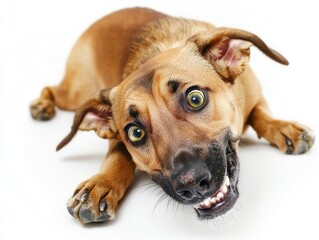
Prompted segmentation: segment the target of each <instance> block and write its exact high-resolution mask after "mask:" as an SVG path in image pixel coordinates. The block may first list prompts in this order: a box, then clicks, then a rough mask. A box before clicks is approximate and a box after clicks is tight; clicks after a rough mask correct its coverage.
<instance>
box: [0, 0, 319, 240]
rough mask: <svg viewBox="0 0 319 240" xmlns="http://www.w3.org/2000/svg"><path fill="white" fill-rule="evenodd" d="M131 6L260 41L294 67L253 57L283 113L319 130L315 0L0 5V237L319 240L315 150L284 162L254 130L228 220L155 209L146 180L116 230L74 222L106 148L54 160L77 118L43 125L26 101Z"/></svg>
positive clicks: (85, 142)
mask: <svg viewBox="0 0 319 240" xmlns="http://www.w3.org/2000/svg"><path fill="white" fill-rule="evenodd" d="M129 6H148V7H151V8H155V9H157V10H159V11H163V12H166V13H168V14H170V15H173V16H183V17H189V18H195V19H200V20H205V21H208V22H211V23H214V24H215V25H217V26H231V27H237V28H242V29H245V30H249V31H251V32H254V33H255V34H257V35H259V36H260V37H261V38H262V39H264V40H265V42H266V43H268V44H269V45H270V46H271V47H272V48H274V49H276V50H278V51H279V52H281V53H282V54H283V55H284V56H285V57H287V59H288V60H289V61H290V65H289V66H288V67H285V66H282V65H279V64H277V63H275V62H273V61H271V60H270V59H268V58H267V57H265V56H264V55H263V54H261V53H260V52H259V51H258V50H257V49H255V48H254V49H253V50H252V51H251V52H252V57H251V66H252V67H253V69H254V71H255V73H256V74H257V76H258V77H259V79H260V81H261V83H262V85H263V89H264V93H265V95H266V97H267V99H268V100H269V103H270V106H271V107H272V110H273V113H274V115H276V116H278V117H280V118H284V119H290V120H297V121H299V122H302V123H303V124H306V125H309V126H310V127H311V128H312V129H313V130H314V131H315V132H317V133H318V132H319V127H318V123H319V114H318V104H319V90H318V87H317V86H318V81H319V79H318V70H319V66H318V65H319V64H318V55H319V50H318V42H319V33H318V22H319V16H318V7H317V5H316V1H308V0H303V1H278V0H276V1H270V0H267V1H254V0H252V1H248V0H247V1H246V0H240V1H227V0H219V1H215V0H212V1H200V0H192V1H186V0H183V1H176V0H175V1H149V0H148V1H147V0H145V1H133V0H130V1H128V0H126V1H123V0H122V1H94V0H90V1H78V0H68V1H43V0H28V1H23V0H21V1H17V0H10V1H9V0H7V1H1V6H0V11H1V12H0V18H1V21H0V24H1V25H0V58H1V60H0V61H1V62H0V68H1V69H0V74H1V78H0V80H1V83H0V84H1V85H0V97H1V99H0V104H1V108H0V110H1V112H0V116H1V117H0V131H1V132H0V134H1V145H0V147H1V149H0V151H1V152H0V154H1V155H0V156H1V158H0V239H1V240H7V239H22V238H23V239H31V238H32V239H78V240H79V239H112V240H113V239H258V240H259V239H307V240H309V239H319V233H318V227H319V221H318V214H319V193H318V192H319V191H318V185H319V174H318V170H319V157H318V156H319V154H318V152H319V151H318V144H317V143H316V144H315V145H314V147H313V149H312V150H311V151H310V152H309V153H307V154H304V155H301V156H287V155H284V154H282V153H280V152H279V151H278V150H277V149H275V148H273V147H271V146H269V145H268V144H267V143H266V142H265V141H259V140H258V139H257V137H256V135H255V133H253V132H252V131H249V132H248V134H247V135H246V136H245V141H244V142H243V146H242V148H241V151H240V161H241V172H240V183H239V188H240V193H241V196H240V199H239V202H238V204H237V206H236V207H235V209H234V210H232V211H231V212H230V213H229V214H227V216H226V217H222V218H219V219H216V220H213V221H198V220H197V219H196V216H195V213H194V211H193V210H192V209H191V207H183V206H179V207H177V204H175V203H173V202H170V203H168V202H167V201H166V200H164V201H162V202H160V203H159V204H158V205H157V206H156V202H157V199H158V198H159V197H158V195H157V193H158V190H157V189H156V188H155V187H152V188H150V189H148V185H146V184H147V183H149V182H150V181H149V179H148V177H147V176H146V175H145V174H141V173H139V174H138V177H137V178H136V181H135V182H134V184H133V186H132V187H131V188H130V190H129V191H128V194H127V195H126V197H125V199H124V200H123V201H122V203H121V206H120V208H119V209H118V211H117V218H116V220H114V221H113V222H111V223H106V224H92V225H85V226H84V225H81V224H80V223H78V222H77V221H75V220H74V219H73V218H72V217H71V216H70V215H69V214H68V212H67V211H66V204H65V203H66V200H67V199H68V198H69V197H70V196H71V194H72V193H73V191H74V189H75V187H76V185H77V184H78V183H79V182H81V181H82V180H85V179H87V178H89V177H90V176H91V175H93V174H95V173H96V172H97V171H98V169H99V166H100V163H101V160H102V159H103V157H104V154H105V153H106V149H107V145H108V143H107V141H105V140H101V139H99V138H98V137H96V136H95V134H94V133H79V134H78V136H77V137H76V139H75V140H74V141H73V142H72V143H71V144H69V145H68V146H67V147H66V148H65V149H63V150H62V151H61V152H59V153H56V152H55V146H56V144H57V143H58V142H59V141H60V140H61V138H62V137H64V136H65V134H67V132H68V130H69V127H70V124H71V121H72V116H73V114H72V113H66V112H62V111H58V113H57V116H56V118H55V119H54V120H52V121H50V122H45V123H39V122H35V121H33V120H32V119H31V118H30V114H29V103H30V102H31V101H32V100H33V99H35V98H36V97H38V95H39V93H40V90H41V89H42V88H43V87H44V86H46V85H54V84H57V83H58V82H59V81H60V79H61V78H62V75H63V72H64V64H65V61H66V58H67V55H68V53H69V50H70V48H71V47H72V45H73V44H74V42H75V40H76V39H77V37H78V36H79V35H80V34H81V33H82V32H83V31H84V30H85V29H86V28H87V27H88V26H89V25H90V24H91V23H93V22H94V21H95V20H97V19H98V18H100V17H102V16H103V15H105V14H107V13H110V12H112V11H114V10H117V9H120V8H124V7H129ZM155 206H156V207H155Z"/></svg>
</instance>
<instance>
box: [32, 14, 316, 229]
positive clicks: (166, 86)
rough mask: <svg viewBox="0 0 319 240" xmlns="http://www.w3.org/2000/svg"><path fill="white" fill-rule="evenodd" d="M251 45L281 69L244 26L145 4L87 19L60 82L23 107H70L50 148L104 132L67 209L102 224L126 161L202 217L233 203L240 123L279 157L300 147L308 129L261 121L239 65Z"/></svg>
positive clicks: (265, 116)
mask: <svg viewBox="0 0 319 240" xmlns="http://www.w3.org/2000/svg"><path fill="white" fill-rule="evenodd" d="M252 45H255V46H256V47H258V48H259V49H260V50H261V51H262V52H263V53H265V54H266V55H267V56H268V57H270V58H272V59H273V60H275V61H277V62H279V63H281V64H285V65H287V64H288V61H287V60H286V59H285V58H284V57H283V56H282V55H280V54H279V53H278V52H276V51H274V50H272V49H270V48H269V47H268V46H267V45H266V44H265V43H264V42H263V41H262V40H261V39H260V38H259V37H257V36H256V35H254V34H252V33H249V32H246V31H242V30H238V29H230V28H215V27H214V26H212V25H210V24H208V23H204V22H198V21H193V20H187V19H181V18H173V17H169V16H167V15H164V14H162V13H158V12H155V11H153V10H150V9H144V8H134V9H125V10H122V11H118V12H115V13H113V14H111V15H108V16H106V17H104V18H102V19H101V20H99V21H97V22H96V23H94V24H93V25H92V26H91V27H90V28H89V29H88V30H87V31H86V32H85V33H84V34H83V35H82V36H81V37H80V39H79V40H78V41H77V43H76V44H75V46H74V48H73V49H72V51H71V54H70V56H69V59H68V62H67V68H66V73H65V77H64V79H63V81H62V83H61V84H60V85H59V86H56V87H46V88H44V90H43V91H42V94H41V96H40V98H39V99H38V100H36V101H34V102H33V103H32V105H31V113H32V116H33V117H34V118H35V119H37V120H49V119H51V118H52V117H53V116H54V115H55V109H54V108H55V106H57V107H58V108H60V109H63V110H76V109H77V110H76V115H75V119H74V123H73V126H72V130H71V132H70V134H69V135H68V136H67V137H66V138H65V139H64V140H63V141H62V142H61V143H60V144H59V145H58V147H57V149H58V150H59V149H61V148H62V147H63V146H64V145H65V144H67V143H68V142H69V141H70V140H71V139H72V137H73V136H74V135H75V134H76V132H77V130H78V129H80V130H94V131H95V132H96V133H97V134H98V135H99V136H100V137H102V138H108V139H111V141H110V148H109V152H108V154H107V156H106V158H105V162H104V163H103V166H102V168H101V170H100V172H99V173H98V174H97V175H95V176H93V177H91V178H90V179H88V180H86V181H84V182H82V183H81V184H80V185H79V186H78V187H77V189H76V191H75V193H74V195H73V197H72V198H71V199H70V200H69V202H68V210H69V212H70V213H71V215H72V216H74V217H75V218H77V219H79V220H80V221H81V222H83V223H88V222H101V221H106V220H111V219H113V218H114V217H115V210H116V208H117V206H118V202H119V201H120V199H121V198H122V197H123V195H124V193H125V191H126V189H127V188H128V186H129V185H130V183H131V182H132V180H133V177H134V170H135V167H137V168H138V169H141V170H143V171H146V172H148V173H149V175H150V176H151V177H152V178H153V180H154V181H155V182H157V183H158V184H159V185H160V186H161V187H162V188H163V189H164V191H165V192H166V193H167V194H168V195H169V196H171V197H172V198H173V199H175V200H176V201H178V202H180V203H183V204H191V205H193V207H194V208H195V210H196V212H197V214H198V216H199V218H201V219H210V218H214V217H216V216H218V215H221V214H223V213H225V212H226V211H227V210H229V209H230V208H231V207H232V206H233V205H234V204H235V202H236V199H237V198H238V190H237V181H238V168H239V163H238V159H237V154H236V152H237V148H238V139H239V137H240V136H241V134H242V133H243V132H244V131H245V129H246V128H247V126H249V125H250V126H252V127H253V128H254V129H255V130H256V132H257V134H258V135H259V136H260V137H263V138H265V139H267V140H268V141H269V142H270V143H271V144H273V145H275V146H277V147H278V148H279V149H280V150H281V151H282V152H285V153H288V154H301V153H304V152H306V151H307V150H308V149H309V148H311V146H312V145H313V142H314V135H313V133H312V132H311V130H310V129H308V128H307V127H305V126H302V125H300V124H298V123H295V122H288V121H282V120H277V119H274V118H272V117H271V115H270V113H269V110H268V106H267V103H266V100H265V99H264V97H263V96H262V93H261V88H260V85H259V83H258V81H257V79H256V77H255V76H254V74H253V72H252V70H251V69H250V68H249V66H248V61H249V55H250V47H251V46H252ZM97 92H99V93H98V94H97V95H96V96H95V97H94V94H95V93H97ZM238 99H240V101H238ZM81 104H82V106H81V107H79V108H78V106H79V105H81Z"/></svg>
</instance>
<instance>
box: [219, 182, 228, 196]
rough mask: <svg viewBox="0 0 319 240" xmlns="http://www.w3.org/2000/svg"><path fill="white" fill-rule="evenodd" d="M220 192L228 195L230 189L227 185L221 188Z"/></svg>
mask: <svg viewBox="0 0 319 240" xmlns="http://www.w3.org/2000/svg"><path fill="white" fill-rule="evenodd" d="M220 190H221V191H222V192H223V193H225V194H226V193H227V190H228V188H227V186H226V184H225V183H224V184H223V185H222V186H221V187H220Z"/></svg>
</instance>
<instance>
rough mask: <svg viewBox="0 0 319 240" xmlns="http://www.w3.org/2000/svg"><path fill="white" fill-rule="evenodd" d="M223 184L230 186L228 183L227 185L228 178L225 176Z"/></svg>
mask: <svg viewBox="0 0 319 240" xmlns="http://www.w3.org/2000/svg"><path fill="white" fill-rule="evenodd" d="M224 182H225V184H226V186H229V185H230V183H229V177H228V176H227V175H226V176H225V179H224Z"/></svg>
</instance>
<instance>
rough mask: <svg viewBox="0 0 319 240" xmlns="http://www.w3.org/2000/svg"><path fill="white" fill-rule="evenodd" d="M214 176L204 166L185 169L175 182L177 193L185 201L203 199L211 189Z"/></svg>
mask: <svg viewBox="0 0 319 240" xmlns="http://www.w3.org/2000/svg"><path fill="white" fill-rule="evenodd" d="M211 179H212V176H211V174H210V172H209V171H208V170H207V169H205V168H204V166H202V167H199V166H192V167H188V168H184V169H183V170H182V171H181V172H180V173H179V174H178V176H177V177H176V179H175V181H174V184H173V186H174V188H175V191H176V193H177V194H178V195H179V196H180V197H182V198H183V199H185V200H188V201H191V200H194V199H199V198H202V197H203V196H204V195H205V193H206V192H207V191H208V190H209V189H210V186H211Z"/></svg>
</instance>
